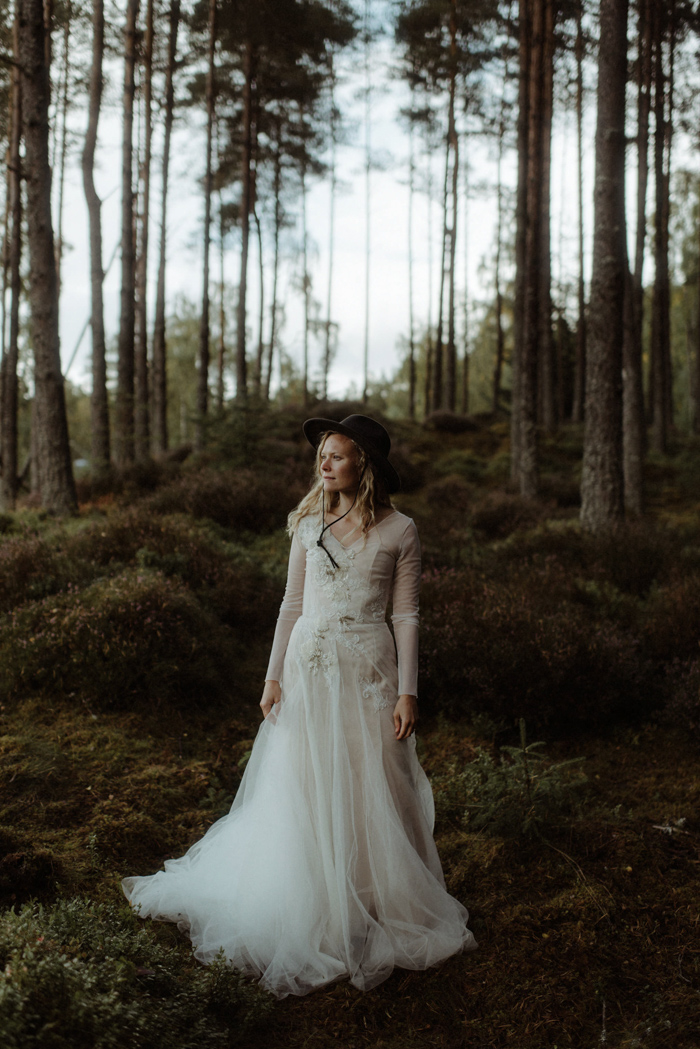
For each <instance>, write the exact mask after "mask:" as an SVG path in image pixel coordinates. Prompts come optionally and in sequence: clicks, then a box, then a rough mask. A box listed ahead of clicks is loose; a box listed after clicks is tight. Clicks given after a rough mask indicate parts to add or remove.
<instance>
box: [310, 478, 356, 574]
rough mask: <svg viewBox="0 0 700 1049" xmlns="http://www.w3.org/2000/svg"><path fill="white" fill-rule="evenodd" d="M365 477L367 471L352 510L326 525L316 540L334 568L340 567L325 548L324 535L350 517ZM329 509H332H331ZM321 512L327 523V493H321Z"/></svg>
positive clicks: (351, 505)
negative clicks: (333, 526) (339, 522)
mask: <svg viewBox="0 0 700 1049" xmlns="http://www.w3.org/2000/svg"><path fill="white" fill-rule="evenodd" d="M364 475H365V471H364V470H363V471H362V473H361V474H360V480H359V481H358V483H357V490H356V491H355V498H354V499H353V501H352V503H351V504H350V509H349V510H346V511H345V513H344V514H341V515H340V517H338V518H337V519H336V520H335V521H329V522H328V524H327V525H324V526H323V528H322V529H321V534H320V535H319V537H318V539H317V540H316V546H320V547H321V549H322V550H323V552H324V554H326V556H327V557H328V560H329V561H330V563H331V564H332V565H333V567H334V568H337V567H338V562H337V561H336V560H335V558H334V557H333V554H332V553H331V552H330V550H328V549H327V547H326V546H325V544H324V542H323V534H324V532H327V531H328V529H329V528H330V527H331V526H332V525H334V524H337V523H338V521H342V520H343V518H344V517H347V516H348V514H349V513H350V510H352V508H353V506H354V505H355V503H356V502H357V496H358V495H359V492H360V485H361V484H362V478H363V477H364ZM329 509H330V507H329ZM321 510H322V519H323V520H324V521H325V518H326V493H325V492H321Z"/></svg>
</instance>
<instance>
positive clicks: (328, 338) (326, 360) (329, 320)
mask: <svg viewBox="0 0 700 1049" xmlns="http://www.w3.org/2000/svg"><path fill="white" fill-rule="evenodd" d="M328 78H329V92H330V97H329V104H330V127H329V136H330V142H329V146H330V163H329V169H330V172H329V173H330V187H329V188H330V207H329V215H328V285H327V288H326V323H325V329H324V341H323V399H324V401H327V400H328V373H329V372H330V369H331V360H332V357H333V343H332V332H333V328H334V325H333V314H332V306H333V262H334V256H335V203H336V197H337V190H338V172H337V161H336V146H337V139H338V110H337V107H336V102H335V83H336V73H335V63H334V57H333V51H332V50H331V53H330V58H329V66H328ZM409 222H410V216H409ZM409 268H410V262H409ZM409 295H410V293H409Z"/></svg>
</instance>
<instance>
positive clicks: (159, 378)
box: [152, 0, 180, 455]
mask: <svg viewBox="0 0 700 1049" xmlns="http://www.w3.org/2000/svg"><path fill="white" fill-rule="evenodd" d="M179 26H180V0H172V2H171V4H170V18H169V28H168V64H167V68H166V72H165V128H164V135H163V159H162V173H161V185H162V189H161V203H160V250H159V258H158V283H157V286H156V314H155V322H154V327H153V415H152V424H153V425H152V432H153V451H154V452H155V454H156V455H163V454H164V452H165V451H166V450H167V447H168V411H167V409H168V384H167V354H166V345H165V269H166V255H167V231H168V226H167V215H168V207H167V205H168V176H169V172H170V139H171V136H172V129H173V114H174V108H175V92H174V84H173V79H174V74H175V57H176V55H177V34H178V29H179Z"/></svg>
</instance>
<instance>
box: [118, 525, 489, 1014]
mask: <svg viewBox="0 0 700 1049" xmlns="http://www.w3.org/2000/svg"><path fill="white" fill-rule="evenodd" d="M320 529H321V519H320V516H310V517H306V518H304V519H303V520H302V521H301V523H300V525H299V528H298V530H297V532H296V533H295V535H294V538H293V540H292V548H291V553H290V562H289V577H288V580H287V589H286V592H285V597H284V601H283V603H282V607H281V610H280V617H279V620H278V623H277V630H276V633H275V641H274V644H273V649H272V655H271V658H270V665H269V667H268V672H267V678H268V679H273V680H279V681H280V682H281V686H282V701H281V703H280V704H279V705H278V706H276V707H275V708H274V709H273V712H272V713H271V715H270V717H269V718H268V719H267V720H266V721H264V722H263V724H262V725H261V726H260V730H259V733H258V736H257V739H256V741H255V745H254V747H253V751H252V754H251V756H250V760H249V761H248V765H247V767H246V770H245V774H244V776H243V780H242V782H241V785H240V788H239V790H238V793H237V795H236V798H235V801H234V802H233V805H232V807H231V811H230V812H229V814H228V815H227V816H224V817H223V818H222V819H220V820H219V821H218V822H217V823H215V824H214V825H213V826H212V827H211V828H210V829H209V830H208V831H207V833H206V834H205V835H204V837H203V838H202V839H201V841H199V842H197V843H196V844H195V845H193V846H192V848H191V849H190V850H189V852H188V853H187V854H186V855H185V856H183V857H182V858H181V859H177V860H168V861H167V862H166V864H165V870H164V871H160V872H159V873H157V874H155V875H153V876H152V877H133V878H126V879H124V882H123V886H124V891H125V893H126V895H127V897H128V899H129V901H130V902H131V904H132V906H133V907H135V908H137V909H138V911H139V914H140V915H141V917H151V918H158V919H161V920H166V921H173V922H177V923H178V925H179V927H180V928H181V929H182V930H183V931H186V932H187V934H188V935H189V936H190V938H191V940H192V943H193V945H194V947H195V954H196V957H197V958H199V959H200V960H201V961H202V962H205V963H207V962H211V961H212V960H213V959H214V958H215V957H216V956H217V954H218V953H219V950H220V948H223V950H224V952H225V955H226V958H227V959H228V961H229V962H230V964H231V965H232V966H234V967H235V968H236V969H241V970H243V971H245V972H249V973H251V974H255V975H257V976H258V977H259V978H260V982H261V984H262V985H263V986H264V987H266V988H267V989H268V990H270V991H272V993H273V994H275V995H277V996H278V997H284V996H285V995H287V994H306V993H307V992H308V991H311V990H313V989H314V988H315V987H319V986H322V985H324V984H327V983H329V982H330V981H332V980H337V979H339V978H342V977H348V978H349V979H350V982H351V983H353V984H354V985H355V986H356V987H359V988H362V989H364V990H367V989H369V988H371V987H374V986H376V984H378V983H380V982H381V981H382V980H384V979H386V978H387V976H389V974H390V973H391V971H392V969H393V968H394V966H401V967H403V968H405V969H425V968H427V967H428V966H430V965H434V964H435V963H437V962H439V961H441V960H442V959H444V958H447V957H448V956H450V955H452V954H454V953H456V952H458V951H461V950H465V949H469V948H471V947H474V946H476V943H475V940H474V937H473V936H472V934H471V932H470V931H469V930H468V929H467V926H466V921H467V917H468V915H467V911H466V910H465V908H464V907H463V906H462V904H461V903H459V902H458V901H457V900H455V899H454V898H453V897H452V896H450V895H449V894H448V893H447V891H446V890H445V882H444V879H443V875H442V869H441V866H440V860H439V858H438V854H437V850H436V848H435V843H434V841H433V836H432V830H433V821H434V806H433V797H432V792H431V788H430V784H429V782H428V779H427V777H426V775H425V773H424V772H423V770H422V768H421V766H420V764H419V762H418V759H417V757H416V752H415V751H416V747H415V739H414V737H411V738H409V739H407V740H402V741H397V740H396V738H395V735H394V723H393V718H392V713H393V708H394V705H395V703H396V700H397V696H398V695H399V694H403V693H407V694H410V695H415V694H416V672H417V651H418V645H417V638H418V587H419V582H420V548H419V544H418V536H417V533H416V528H415V525H414V524H413V521H411V520H410V518H408V517H405V516H404V515H403V514H400V513H398V512H396V511H395V512H393V513H391V514H389V515H388V516H387V517H385V518H383V519H382V520H381V521H380V522H379V523H378V524H376V525H375V526H374V527H373V528H372V529H371V530H370V531H369V533H368V534H367V536H366V537H362V538H360V539H358V540H357V541H356V542H355V543H353V544H352V545H350V546H348V547H344V546H343V544H342V543H340V542H339V541H338V540H337V539H335V537H334V536H333V535H332V534H329V533H328V532H326V534H325V536H324V542H325V544H326V546H327V548H328V550H329V552H330V553H331V554H332V556H333V559H334V560H335V561H336V563H337V568H335V567H334V566H333V564H332V563H331V561H330V559H329V558H328V556H327V554H326V553H325V552H324V550H322V549H321V548H319V547H318V546H317V545H316V540H317V538H318V535H319V531H320ZM390 597H392V600H393V615H392V622H393V626H394V636H395V639H396V647H395V645H394V637H392V635H391V632H390V630H389V627H388V625H387V623H386V621H385V614H386V608H387V602H388V600H389V598H390ZM397 652H398V666H397Z"/></svg>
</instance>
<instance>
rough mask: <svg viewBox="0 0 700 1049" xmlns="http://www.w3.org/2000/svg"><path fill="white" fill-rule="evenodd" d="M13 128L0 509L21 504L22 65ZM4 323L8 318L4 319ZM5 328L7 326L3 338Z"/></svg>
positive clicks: (16, 74)
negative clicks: (19, 427) (19, 478)
mask: <svg viewBox="0 0 700 1049" xmlns="http://www.w3.org/2000/svg"><path fill="white" fill-rule="evenodd" d="M12 35H13V51H14V58H15V62H16V63H18V62H19V12H18V11H16V12H15V18H14V25H13V34H12ZM11 105H12V111H11V126H10V145H9V151H8V165H7V167H8V171H7V174H8V178H7V190H8V204H9V210H8V217H9V220H10V223H11V226H10V233H9V237H7V247H8V249H9V250H8V258H7V262H8V267H7V268H8V269H9V277H10V280H9V283H10V331H9V337H8V341H7V345H5V344H4V342H3V355H2V383H1V384H0V389H1V390H2V415H1V416H0V427H1V428H0V448H1V449H2V485H1V487H0V507H2V509H4V510H14V508H15V505H16V501H17V489H18V482H17V466H18V462H17V455H18V451H17V443H18V433H17V409H18V399H19V397H18V388H17V365H18V362H19V300H20V295H21V294H22V279H21V275H20V264H21V258H22V178H21V166H22V158H21V154H20V144H21V141H22V82H21V75H20V69H19V65H17V64H15V65H13V67H12V86H11ZM3 321H4V318H3ZM4 335H5V328H4V324H3V338H4Z"/></svg>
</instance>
